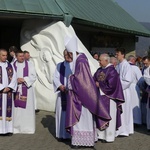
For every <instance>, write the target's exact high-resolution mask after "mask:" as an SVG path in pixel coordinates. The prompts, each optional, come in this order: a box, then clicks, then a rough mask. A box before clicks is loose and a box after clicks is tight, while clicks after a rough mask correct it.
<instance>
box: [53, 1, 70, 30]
mask: <svg viewBox="0 0 150 150" xmlns="http://www.w3.org/2000/svg"><path fill="white" fill-rule="evenodd" d="M55 2H56V4H57V5H58V7H59V8H60V9H61V11H62V12H63V22H64V24H65V25H66V26H67V27H69V26H70V24H71V22H72V19H73V16H72V15H70V14H69V13H68V12H67V11H66V9H65V5H64V3H63V2H62V1H61V2H60V1H59V0H55Z"/></svg>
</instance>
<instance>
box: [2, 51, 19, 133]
mask: <svg viewBox="0 0 150 150" xmlns="http://www.w3.org/2000/svg"><path fill="white" fill-rule="evenodd" d="M16 88H17V78H16V73H15V70H14V69H13V66H12V65H11V64H10V63H8V62H7V51H6V50H5V49H0V134H7V135H12V133H13V121H14V118H13V111H14V104H13V100H14V97H13V95H14V94H13V92H15V90H16Z"/></svg>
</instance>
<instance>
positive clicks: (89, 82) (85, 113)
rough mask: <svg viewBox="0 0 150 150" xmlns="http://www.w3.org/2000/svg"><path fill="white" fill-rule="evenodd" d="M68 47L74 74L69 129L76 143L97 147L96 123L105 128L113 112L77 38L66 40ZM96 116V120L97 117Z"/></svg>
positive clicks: (70, 82)
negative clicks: (101, 96)
mask: <svg viewBox="0 0 150 150" xmlns="http://www.w3.org/2000/svg"><path fill="white" fill-rule="evenodd" d="M65 47H66V50H67V51H68V55H69V57H70V58H71V59H72V62H73V65H72V73H73V74H72V75H71V76H70V77H69V79H68V89H69V91H68V99H67V109H66V129H67V131H69V132H70V133H71V136H72V138H71V144H72V146H73V147H74V146H75V147H76V146H86V147H89V146H92V147H93V146H94V143H95V140H97V133H96V130H95V129H96V126H95V121H94V119H93V116H94V117H96V118H98V120H97V121H96V123H97V124H96V125H97V127H98V128H99V129H101V130H104V129H106V128H107V127H108V123H109V121H110V119H111V118H110V115H109V114H108V112H107V111H106V110H105V107H104V106H103V104H102V103H100V101H99V100H98V99H99V97H98V90H97V88H96V84H95V82H94V79H93V77H92V74H91V71H90V66H89V63H88V59H87V57H86V56H85V54H83V53H79V51H78V43H77V37H75V36H73V37H68V38H66V39H65ZM96 118H95V119H96Z"/></svg>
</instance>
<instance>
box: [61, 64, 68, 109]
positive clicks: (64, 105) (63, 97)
mask: <svg viewBox="0 0 150 150" xmlns="http://www.w3.org/2000/svg"><path fill="white" fill-rule="evenodd" d="M65 69H66V68H65V65H64V62H62V63H61V64H60V82H61V84H62V85H64V77H65ZM66 99H67V97H66V93H65V92H62V91H61V107H62V110H63V111H66V103H67V100H66Z"/></svg>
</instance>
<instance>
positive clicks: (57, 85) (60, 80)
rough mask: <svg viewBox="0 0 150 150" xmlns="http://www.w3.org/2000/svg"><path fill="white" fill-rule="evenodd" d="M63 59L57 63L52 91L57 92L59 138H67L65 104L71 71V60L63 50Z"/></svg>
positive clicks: (57, 129) (57, 128)
mask: <svg viewBox="0 0 150 150" xmlns="http://www.w3.org/2000/svg"><path fill="white" fill-rule="evenodd" d="M64 58H65V61H63V62H61V63H59V64H57V67H56V70H55V73H54V81H53V82H54V83H53V84H54V91H55V92H57V93H58V95H57V100H56V109H55V111H56V115H55V122H56V137H57V138H59V139H68V138H70V134H69V133H67V132H66V129H65V120H66V104H67V95H66V94H67V87H66V86H67V81H68V77H69V75H70V74H71V73H72V71H71V68H70V64H69V62H71V61H72V60H71V59H70V58H69V56H68V54H67V51H66V50H64Z"/></svg>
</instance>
